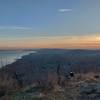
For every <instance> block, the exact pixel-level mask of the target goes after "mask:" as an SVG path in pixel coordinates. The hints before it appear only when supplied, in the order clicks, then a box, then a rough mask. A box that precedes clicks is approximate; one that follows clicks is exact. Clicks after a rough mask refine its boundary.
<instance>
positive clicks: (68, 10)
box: [58, 9, 72, 13]
mask: <svg viewBox="0 0 100 100" xmlns="http://www.w3.org/2000/svg"><path fill="white" fill-rule="evenodd" d="M58 11H59V12H61V13H64V12H70V11H72V9H59V10H58Z"/></svg>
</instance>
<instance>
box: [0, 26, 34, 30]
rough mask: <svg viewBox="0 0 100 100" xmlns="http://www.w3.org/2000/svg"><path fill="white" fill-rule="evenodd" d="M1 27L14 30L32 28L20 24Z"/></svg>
mask: <svg viewBox="0 0 100 100" xmlns="http://www.w3.org/2000/svg"><path fill="white" fill-rule="evenodd" d="M0 29H2V30H4V29H12V30H31V29H32V28H31V27H18V26H0Z"/></svg>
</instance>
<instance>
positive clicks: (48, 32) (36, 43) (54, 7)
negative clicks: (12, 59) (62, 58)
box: [0, 0, 100, 49]
mask: <svg viewBox="0 0 100 100" xmlns="http://www.w3.org/2000/svg"><path fill="white" fill-rule="evenodd" d="M18 48H68V49H69V48H71V49H99V48H100V0H0V49H18Z"/></svg>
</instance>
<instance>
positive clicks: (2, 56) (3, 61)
mask: <svg viewBox="0 0 100 100" xmlns="http://www.w3.org/2000/svg"><path fill="white" fill-rule="evenodd" d="M30 53H36V52H35V51H21V50H18V51H0V68H1V67H3V66H5V65H7V64H11V63H13V62H14V61H16V60H17V59H20V58H21V57H22V56H24V55H28V54H30Z"/></svg>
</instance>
